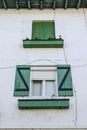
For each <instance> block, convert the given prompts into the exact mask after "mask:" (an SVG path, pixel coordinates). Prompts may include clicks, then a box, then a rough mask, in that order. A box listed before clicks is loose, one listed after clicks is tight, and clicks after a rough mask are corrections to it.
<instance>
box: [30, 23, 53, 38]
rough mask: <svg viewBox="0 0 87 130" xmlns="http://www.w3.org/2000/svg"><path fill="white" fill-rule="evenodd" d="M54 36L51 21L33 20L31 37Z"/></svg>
mask: <svg viewBox="0 0 87 130" xmlns="http://www.w3.org/2000/svg"><path fill="white" fill-rule="evenodd" d="M49 37H51V38H55V25H54V22H53V21H35V22H33V23H32V39H35V38H38V39H48V38H49Z"/></svg>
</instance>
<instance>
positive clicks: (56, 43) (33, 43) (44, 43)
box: [23, 39, 64, 48]
mask: <svg viewBox="0 0 87 130" xmlns="http://www.w3.org/2000/svg"><path fill="white" fill-rule="evenodd" d="M63 44H64V40H63V39H50V40H41V39H39V40H28V39H26V40H23V47H24V48H63Z"/></svg>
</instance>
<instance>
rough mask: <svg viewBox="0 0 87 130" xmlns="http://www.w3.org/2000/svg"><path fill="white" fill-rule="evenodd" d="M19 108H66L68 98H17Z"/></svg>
mask: <svg viewBox="0 0 87 130" xmlns="http://www.w3.org/2000/svg"><path fill="white" fill-rule="evenodd" d="M18 108H19V109H68V108H69V99H44V100H43V99H42V100H41V99H36V100H33V99H22V100H21V99H19V100H18Z"/></svg>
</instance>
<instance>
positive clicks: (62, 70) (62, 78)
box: [57, 65, 73, 96]
mask: <svg viewBox="0 0 87 130" xmlns="http://www.w3.org/2000/svg"><path fill="white" fill-rule="evenodd" d="M57 78H58V95H59V96H73V89H72V76H71V68H70V65H58V66H57Z"/></svg>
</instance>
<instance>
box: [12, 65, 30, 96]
mask: <svg viewBox="0 0 87 130" xmlns="http://www.w3.org/2000/svg"><path fill="white" fill-rule="evenodd" d="M29 87H30V66H28V65H17V66H16V76H15V86H14V96H29Z"/></svg>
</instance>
